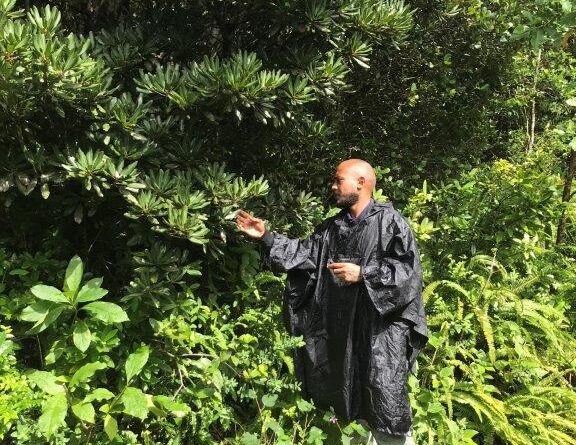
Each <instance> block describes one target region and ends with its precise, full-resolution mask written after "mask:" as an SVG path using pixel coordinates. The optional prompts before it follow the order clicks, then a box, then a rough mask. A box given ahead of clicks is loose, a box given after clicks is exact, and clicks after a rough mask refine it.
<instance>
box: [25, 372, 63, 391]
mask: <svg viewBox="0 0 576 445" xmlns="http://www.w3.org/2000/svg"><path fill="white" fill-rule="evenodd" d="M28 380H30V381H31V382H33V383H35V384H36V385H38V387H39V388H40V389H41V390H42V391H44V392H46V393H48V394H51V395H56V394H64V392H65V390H64V386H63V385H62V384H61V383H58V382H57V380H56V376H55V375H54V374H52V373H51V372H47V371H34V372H32V373H30V374H29V375H28Z"/></svg>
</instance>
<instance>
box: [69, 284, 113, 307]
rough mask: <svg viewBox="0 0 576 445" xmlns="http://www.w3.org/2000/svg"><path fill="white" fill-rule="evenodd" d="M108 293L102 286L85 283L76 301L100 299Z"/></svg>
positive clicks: (83, 301)
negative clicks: (88, 285)
mask: <svg viewBox="0 0 576 445" xmlns="http://www.w3.org/2000/svg"><path fill="white" fill-rule="evenodd" d="M107 293H108V291H107V290H106V289H102V288H101V287H87V285H84V286H82V289H80V292H78V296H77V297H76V302H77V303H85V302H88V301H94V300H99V299H100V298H102V297H103V296H104V295H106V294H107Z"/></svg>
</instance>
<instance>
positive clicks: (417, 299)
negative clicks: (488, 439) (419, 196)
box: [264, 202, 427, 435]
mask: <svg viewBox="0 0 576 445" xmlns="http://www.w3.org/2000/svg"><path fill="white" fill-rule="evenodd" d="M264 244H265V245H266V246H267V248H268V249H269V261H270V262H271V264H272V265H273V266H275V267H276V268H278V269H280V270H281V271H287V272H288V279H287V285H286V290H285V301H284V303H285V304H284V316H285V321H286V325H287V328H288V330H289V332H290V333H291V334H292V335H302V336H303V337H304V341H305V343H306V344H305V346H303V347H302V348H299V349H298V350H296V352H295V365H296V366H295V368H296V374H297V377H298V378H299V380H300V381H301V382H302V389H303V391H304V394H305V396H307V397H310V398H312V400H314V402H315V403H316V405H317V406H319V407H323V408H329V407H333V408H334V410H335V412H336V414H337V415H338V416H340V417H341V418H343V419H344V420H346V421H349V420H353V419H364V420H366V421H367V422H368V424H369V425H370V427H371V428H373V429H375V430H377V431H380V432H382V433H387V434H393V435H402V434H406V433H407V432H408V431H409V430H410V427H411V423H412V415H411V410H410V405H409V401H408V393H407V387H406V379H407V376H408V372H409V371H410V369H411V367H412V365H413V363H414V361H415V360H416V356H417V355H418V353H419V352H420V350H421V349H422V347H423V346H424V344H425V343H426V340H427V329H426V320H425V314H424V307H423V303H422V297H421V294H422V271H421V267H420V261H419V256H418V250H417V247H416V243H415V240H414V238H413V235H412V232H411V230H410V228H409V226H408V223H407V222H406V220H405V219H404V218H403V217H402V216H401V215H400V214H399V213H398V212H397V211H396V210H395V209H394V208H393V206H392V204H390V203H387V204H380V203H374V202H371V203H370V204H369V205H368V207H367V208H366V209H365V211H364V212H362V215H360V216H359V218H358V219H357V220H351V219H350V218H349V216H348V215H347V212H346V211H342V212H340V213H339V214H338V215H336V216H335V217H332V218H329V219H327V220H326V221H324V222H323V223H322V224H321V225H320V226H319V227H318V228H317V229H316V230H315V232H314V233H313V234H312V236H311V237H310V238H308V239H306V240H298V239H290V238H287V237H285V236H283V235H280V234H276V233H270V232H268V233H267V234H266V235H265V237H264ZM329 261H334V262H355V263H356V264H359V265H360V266H361V267H362V276H363V281H361V282H360V283H357V284H352V285H343V284H341V283H339V281H338V279H337V278H336V277H335V276H334V274H333V273H332V272H331V271H330V270H329V269H328V268H327V267H326V265H327V264H328V262H329Z"/></svg>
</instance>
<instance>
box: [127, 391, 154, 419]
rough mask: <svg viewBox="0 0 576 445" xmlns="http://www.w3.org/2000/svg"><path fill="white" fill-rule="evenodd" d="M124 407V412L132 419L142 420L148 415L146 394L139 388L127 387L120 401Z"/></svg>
mask: <svg viewBox="0 0 576 445" xmlns="http://www.w3.org/2000/svg"><path fill="white" fill-rule="evenodd" d="M120 400H121V401H122V404H123V405H124V410H123V411H124V412H125V413H126V414H129V415H131V416H134V417H138V418H139V419H141V420H144V419H145V418H146V416H147V415H148V401H147V400H146V394H144V393H143V392H142V390H141V389H139V388H134V387H133V386H129V387H128V388H126V389H125V390H124V393H123V394H122V397H121V399H120Z"/></svg>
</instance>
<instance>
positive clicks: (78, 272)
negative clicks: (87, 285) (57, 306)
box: [64, 255, 84, 296]
mask: <svg viewBox="0 0 576 445" xmlns="http://www.w3.org/2000/svg"><path fill="white" fill-rule="evenodd" d="M83 274H84V264H82V260H81V259H80V257H79V256H78V255H74V257H72V259H71V260H70V262H69V263H68V267H67V268H66V276H65V278H64V292H65V293H67V294H71V295H72V296H75V295H76V293H77V292H78V288H79V287H80V282H81V281H82V275H83Z"/></svg>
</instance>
